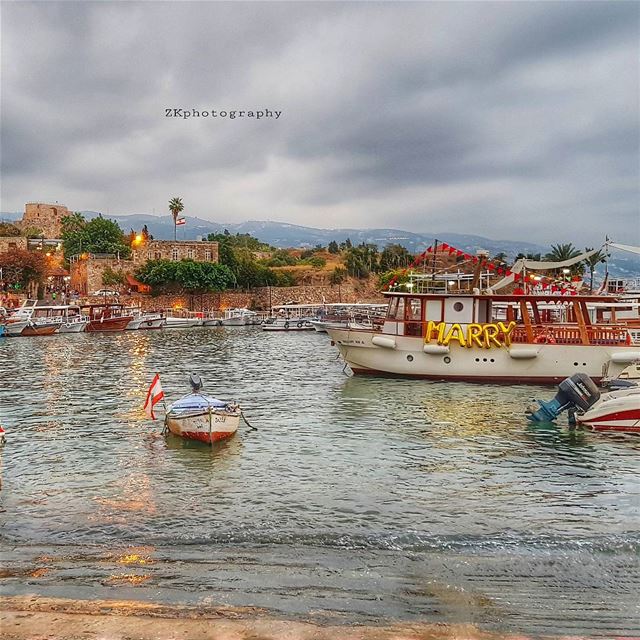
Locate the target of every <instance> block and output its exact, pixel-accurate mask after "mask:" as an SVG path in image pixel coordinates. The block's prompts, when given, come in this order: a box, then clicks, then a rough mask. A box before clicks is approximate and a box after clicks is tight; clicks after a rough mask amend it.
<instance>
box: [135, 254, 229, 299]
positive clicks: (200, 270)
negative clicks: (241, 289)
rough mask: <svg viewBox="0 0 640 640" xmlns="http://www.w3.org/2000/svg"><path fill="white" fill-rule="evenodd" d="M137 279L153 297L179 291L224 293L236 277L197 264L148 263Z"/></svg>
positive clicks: (218, 268) (224, 269)
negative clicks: (157, 294)
mask: <svg viewBox="0 0 640 640" xmlns="http://www.w3.org/2000/svg"><path fill="white" fill-rule="evenodd" d="M135 275H136V278H137V279H138V280H140V282H142V283H143V284H146V285H149V286H150V287H151V290H152V293H154V294H156V293H162V292H165V291H178V290H179V291H183V292H186V293H192V294H195V293H207V292H210V291H222V290H224V289H227V288H228V287H230V286H231V285H232V284H233V274H232V273H231V271H230V270H229V268H228V267H227V266H225V265H222V264H216V263H214V262H196V261H195V260H180V261H179V262H178V261H172V260H148V261H147V262H146V263H145V264H144V265H142V267H140V268H139V269H138V270H137V271H136V274H135Z"/></svg>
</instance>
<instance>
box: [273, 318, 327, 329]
mask: <svg viewBox="0 0 640 640" xmlns="http://www.w3.org/2000/svg"><path fill="white" fill-rule="evenodd" d="M311 320H312V319H311V318H269V319H268V320H267V321H266V322H265V323H264V324H263V325H262V329H263V331H313V330H314V326H313V324H311Z"/></svg>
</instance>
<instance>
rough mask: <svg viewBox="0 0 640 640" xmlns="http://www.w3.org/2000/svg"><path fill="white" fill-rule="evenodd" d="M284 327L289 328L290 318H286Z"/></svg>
mask: <svg viewBox="0 0 640 640" xmlns="http://www.w3.org/2000/svg"><path fill="white" fill-rule="evenodd" d="M284 328H285V329H288V328H289V321H288V320H285V322H284Z"/></svg>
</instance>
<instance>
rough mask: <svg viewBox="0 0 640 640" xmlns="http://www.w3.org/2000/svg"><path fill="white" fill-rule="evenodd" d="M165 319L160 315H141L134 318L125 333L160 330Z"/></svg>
mask: <svg viewBox="0 0 640 640" xmlns="http://www.w3.org/2000/svg"><path fill="white" fill-rule="evenodd" d="M164 324H165V318H164V316H163V315H162V314H160V313H142V314H140V315H137V316H134V317H133V320H131V322H130V323H129V324H128V325H127V331H147V330H150V329H162V327H163V326H164Z"/></svg>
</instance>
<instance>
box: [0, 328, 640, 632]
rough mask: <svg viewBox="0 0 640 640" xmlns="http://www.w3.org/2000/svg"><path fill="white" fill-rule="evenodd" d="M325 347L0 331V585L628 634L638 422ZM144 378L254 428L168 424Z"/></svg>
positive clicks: (639, 495)
mask: <svg viewBox="0 0 640 640" xmlns="http://www.w3.org/2000/svg"><path fill="white" fill-rule="evenodd" d="M335 355H336V353H335V351H334V350H333V349H332V348H331V347H330V346H329V344H328V340H327V338H326V336H323V335H319V334H315V333H310V334H285V335H278V334H268V333H264V334H263V333H261V332H260V331H259V330H255V329H242V328H230V329H193V330H182V331H181V330H174V331H162V332H148V333H145V332H125V333H120V334H113V335H102V336H100V335H98V336H96V335H91V334H79V335H67V336H51V337H41V338H33V339H9V340H4V341H0V380H1V384H0V422H1V423H2V424H3V425H4V426H5V427H6V428H8V438H9V443H8V445H7V447H6V448H5V450H4V451H3V453H2V457H3V463H4V488H3V492H2V501H3V502H2V505H3V507H4V509H5V511H4V513H2V514H1V515H2V528H1V530H0V531H1V534H2V539H3V541H4V546H5V547H6V553H5V557H6V559H7V562H8V564H9V567H10V573H11V571H14V573H15V575H13V577H12V575H8V576H7V577H6V582H5V591H6V592H9V593H18V592H20V590H21V589H24V590H27V591H29V590H31V591H34V590H39V591H41V592H43V593H47V594H53V595H67V596H70V597H100V594H102V595H103V596H104V597H134V598H152V597H153V598H156V599H158V598H160V599H164V600H167V601H176V602H189V601H193V602H198V601H201V599H202V598H203V597H213V598H214V599H217V601H221V602H228V603H231V604H243V605H256V606H266V607H269V608H272V609H274V610H276V611H281V612H285V613H288V614H305V613H306V612H308V611H309V610H310V609H311V608H313V609H319V610H323V611H325V612H333V614H336V612H343V615H344V616H345V619H348V620H356V621H357V620H366V619H378V618H380V617H387V618H393V617H395V618H400V619H416V618H424V617H428V618H429V619H444V620H445V621H469V622H475V623H479V624H485V625H488V626H491V627H494V628H499V629H510V628H513V629H524V630H529V631H531V632H541V633H542V632H558V633H560V632H563V633H565V632H566V633H571V632H575V633H595V632H598V631H602V630H607V631H617V632H620V633H622V632H624V633H628V632H630V631H638V627H640V623H639V622H638V618H639V615H638V609H637V603H636V598H635V596H634V594H636V595H637V591H638V586H639V584H640V575H639V561H638V550H639V548H640V545H639V542H640V534H638V522H639V521H640V491H639V488H638V481H637V478H638V470H639V464H638V454H639V452H640V439H638V438H630V437H624V436H617V437H606V436H602V435H598V434H591V433H585V432H582V431H569V430H567V429H566V428H564V427H559V426H553V425H529V424H527V422H526V420H524V418H523V409H524V407H525V406H526V405H527V404H528V403H529V401H530V399H531V398H532V397H534V396H537V397H544V398H548V397H551V395H552V394H553V390H551V389H549V388H535V387H499V386H491V385H466V384H445V383H437V382H436V383H427V382H424V381H410V380H397V379H380V378H374V379H368V378H348V377H346V376H344V375H343V374H342V363H341V361H339V360H336V358H335ZM156 371H159V372H160V373H161V375H162V381H163V386H164V388H165V393H166V394H167V396H168V397H169V400H172V399H176V398H177V397H179V396H181V395H182V394H184V393H186V391H187V382H186V379H187V374H188V373H189V372H191V371H196V372H198V373H199V374H200V375H201V376H202V377H203V379H204V381H205V389H206V390H207V391H209V392H210V393H212V394H214V395H218V396H220V397H223V398H235V399H238V400H239V401H241V403H242V404H243V406H244V407H245V409H246V412H247V415H248V417H249V420H250V421H251V423H252V424H254V425H255V426H257V427H258V428H259V431H258V432H250V431H248V430H247V429H241V432H240V433H239V434H238V436H237V437H235V438H233V439H231V440H229V441H227V442H224V443H222V444H220V445H218V446H216V447H214V448H209V447H207V446H204V445H201V444H199V443H191V442H187V441H183V440H181V439H177V438H174V437H168V438H164V437H163V436H161V435H160V429H161V424H160V423H159V422H156V423H150V422H149V421H148V420H147V419H146V417H145V415H144V414H143V412H142V411H141V409H140V407H141V404H142V402H143V399H144V394H145V392H146V387H147V386H148V384H149V382H150V380H151V377H152V375H153V373H154V372H156ZM140 549H143V551H140ZM42 558H45V559H47V560H42ZM122 558H130V559H132V560H131V561H130V562H129V563H126V562H124V561H123V560H122ZM136 558H146V559H147V560H148V562H147V561H145V562H144V563H141V562H137V561H136ZM123 564H124V565H126V566H123ZM40 569H42V571H40ZM34 572H35V573H34ZM25 575H26V576H28V577H29V580H28V581H27V582H26V583H25V584H24V585H22V586H20V585H21V582H20V581H21V580H24V576H25ZM18 576H19V578H18ZM127 589H131V591H127ZM590 603H591V604H590ZM543 611H544V612H545V613H544V614H543V613H542V612H543ZM567 611H570V612H573V613H570V614H567ZM327 615H328V613H327Z"/></svg>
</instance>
